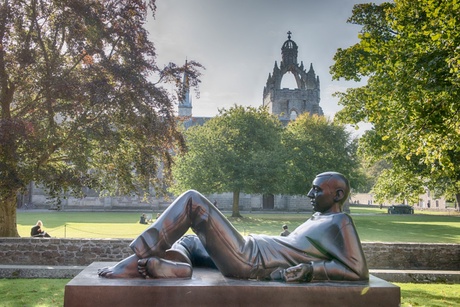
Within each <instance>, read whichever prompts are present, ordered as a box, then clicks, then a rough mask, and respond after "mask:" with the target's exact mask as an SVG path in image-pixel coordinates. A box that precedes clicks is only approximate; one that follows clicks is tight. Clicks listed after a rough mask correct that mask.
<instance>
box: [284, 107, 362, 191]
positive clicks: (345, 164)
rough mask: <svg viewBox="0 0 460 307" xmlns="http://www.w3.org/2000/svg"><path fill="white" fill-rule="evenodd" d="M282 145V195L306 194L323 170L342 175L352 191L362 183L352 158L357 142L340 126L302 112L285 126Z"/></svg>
mask: <svg viewBox="0 0 460 307" xmlns="http://www.w3.org/2000/svg"><path fill="white" fill-rule="evenodd" d="M283 144H284V148H285V152H286V165H287V166H286V174H285V180H284V193H286V194H291V195H306V193H307V192H308V190H309V189H310V186H311V183H312V182H313V179H314V178H315V177H316V175H317V174H319V173H322V172H326V171H336V172H340V173H342V174H344V175H345V176H347V178H348V179H349V180H350V182H351V183H352V185H353V188H355V189H359V187H360V186H361V185H363V183H364V180H363V178H364V177H363V176H364V174H362V173H361V170H360V162H359V160H358V159H357V155H356V149H357V140H356V139H354V138H352V136H351V134H350V132H348V131H347V130H346V128H345V126H344V125H341V124H338V123H335V122H332V121H330V120H329V119H327V118H326V117H324V116H318V115H310V114H309V113H304V114H302V115H300V116H299V117H297V119H296V120H295V121H291V122H290V123H289V124H288V126H287V127H286V130H285V132H284V134H283Z"/></svg>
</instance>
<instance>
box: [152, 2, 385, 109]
mask: <svg viewBox="0 0 460 307" xmlns="http://www.w3.org/2000/svg"><path fill="white" fill-rule="evenodd" d="M366 2H371V1H365V0H361V1H359V0H157V11H156V15H155V18H154V19H153V18H150V20H149V22H148V23H147V30H148V31H149V33H150V38H151V40H152V41H153V42H154V44H155V47H156V51H157V55H158V57H157V62H158V64H159V65H160V66H162V65H166V64H168V63H169V62H174V63H176V64H183V63H185V60H186V59H188V60H195V61H198V62H200V63H201V64H202V65H204V66H205V68H206V70H204V71H203V76H202V78H201V81H202V82H201V85H200V97H199V98H197V97H196V96H195V94H194V93H192V105H193V111H192V112H193V116H205V117H212V116H215V115H217V114H218V109H221V108H224V109H228V108H230V107H231V106H233V105H235V104H237V105H243V106H252V107H258V106H261V105H262V100H263V97H262V93H263V88H264V86H265V84H266V82H267V78H268V75H269V73H272V71H273V67H274V64H275V61H277V63H278V65H279V64H280V62H281V46H282V45H283V43H284V42H285V41H286V40H287V32H288V31H291V32H292V37H291V39H292V40H293V41H294V42H296V43H297V46H298V48H299V49H298V57H297V60H298V62H299V63H300V62H301V61H303V63H304V66H305V67H306V68H307V70H308V68H309V66H310V64H313V68H314V70H315V72H316V75H317V76H319V79H320V82H321V102H320V106H321V107H322V109H323V111H324V114H325V115H326V116H328V117H331V118H333V116H334V114H335V113H336V112H337V111H338V110H340V109H341V108H342V107H341V106H339V105H338V99H337V98H335V97H333V96H332V94H333V93H334V92H336V91H345V89H346V88H348V87H355V86H360V85H362V83H361V84H359V83H356V82H347V81H344V80H340V81H332V76H331V75H330V73H329V70H330V66H331V65H333V63H334V61H333V57H334V54H335V53H336V51H337V49H338V48H348V47H350V46H352V45H353V44H355V43H357V42H358V33H359V31H360V29H361V27H360V26H358V25H352V24H348V23H347V22H346V21H347V19H348V18H349V17H350V16H351V12H352V8H353V5H354V4H356V3H366ZM374 2H375V3H381V2H383V1H374ZM285 76H286V75H285ZM289 80H290V79H289V77H287V76H286V77H285V78H284V79H283V82H287V83H283V84H284V85H287V86H283V87H290V88H293V86H289Z"/></svg>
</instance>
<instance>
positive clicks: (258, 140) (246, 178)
mask: <svg viewBox="0 0 460 307" xmlns="http://www.w3.org/2000/svg"><path fill="white" fill-rule="evenodd" d="M281 132H282V126H281V122H280V121H279V120H278V119H277V118H276V117H275V116H274V115H270V114H269V113H268V111H267V110H266V108H263V107H259V108H253V107H243V106H236V105H235V106H234V107H231V108H230V109H228V110H225V109H222V110H219V115H218V116H216V117H214V118H212V119H210V120H209V121H207V122H206V123H205V124H204V125H202V126H194V127H191V128H189V129H188V130H187V131H186V132H185V135H186V141H187V146H188V150H187V152H186V153H185V154H183V155H178V156H177V160H176V162H175V165H174V167H173V174H174V179H175V182H176V184H175V186H174V187H173V191H175V192H176V193H178V192H183V191H185V190H187V189H196V190H199V191H200V192H203V193H221V192H233V216H239V215H240V213H239V209H238V205H239V194H240V192H243V193H276V192H277V191H279V186H280V183H281V179H282V172H283V166H284V164H283V160H282V157H281V156H280V152H282V151H281Z"/></svg>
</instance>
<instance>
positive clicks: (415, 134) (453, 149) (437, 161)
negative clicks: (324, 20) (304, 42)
mask: <svg viewBox="0 0 460 307" xmlns="http://www.w3.org/2000/svg"><path fill="white" fill-rule="evenodd" d="M459 14H460V3H459V2H457V1H434V0H420V1H411V0H395V1H394V3H382V4H380V5H376V4H371V3H370V4H357V5H355V6H354V9H353V12H352V16H351V17H350V18H349V20H348V22H349V23H353V24H357V25H361V26H362V29H361V31H360V33H359V42H358V43H357V44H355V45H353V46H351V47H349V48H346V49H339V50H338V51H337V53H336V54H335V57H334V60H335V63H334V65H333V66H332V67H331V73H332V74H333V78H334V79H339V78H344V79H346V80H356V81H358V80H362V79H364V80H367V84H366V85H364V86H361V87H357V88H350V89H348V90H347V91H346V92H345V93H340V94H338V95H339V97H340V104H342V105H343V106H344V108H343V109H342V110H341V111H340V112H339V113H338V114H337V119H339V120H341V121H342V122H345V123H351V124H354V125H359V123H360V122H369V123H372V125H373V129H372V130H370V131H368V132H367V133H366V134H365V135H364V136H363V138H362V141H361V144H360V145H361V146H360V149H361V152H362V153H363V154H364V156H365V157H366V158H367V159H368V160H369V161H373V162H375V161H378V160H386V161H388V162H390V165H391V166H392V170H391V172H386V174H391V177H388V175H385V176H384V177H382V180H384V181H386V183H385V184H384V186H386V187H387V188H386V190H387V192H388V190H389V189H392V190H393V194H394V195H397V194H399V193H400V192H401V191H405V193H407V195H408V196H410V195H411V193H412V194H413V192H414V193H415V191H417V189H415V188H414V186H413V184H414V180H412V179H410V178H417V180H418V184H419V187H420V184H421V185H424V186H431V187H434V186H436V187H438V188H439V187H440V186H443V187H449V190H451V191H455V192H454V193H455V194H457V198H458V197H460V194H459V191H460V181H459V179H460V163H459V162H460V120H459V119H460V118H459V117H460V112H459V111H460V104H459V103H458V101H459V98H460V97H459V94H460V92H459V91H460V87H459V84H460V83H459V82H460V69H459V68H460V50H459V48H458V46H459V45H460V24H459V22H458V16H459ZM392 178H394V180H393V179H392ZM404 178H406V180H401V179H404ZM390 181H392V184H390ZM409 182H410V183H411V184H410V185H409V184H408V183H409ZM406 187H408V189H406ZM411 191H412V192H411ZM458 200H460V199H458Z"/></svg>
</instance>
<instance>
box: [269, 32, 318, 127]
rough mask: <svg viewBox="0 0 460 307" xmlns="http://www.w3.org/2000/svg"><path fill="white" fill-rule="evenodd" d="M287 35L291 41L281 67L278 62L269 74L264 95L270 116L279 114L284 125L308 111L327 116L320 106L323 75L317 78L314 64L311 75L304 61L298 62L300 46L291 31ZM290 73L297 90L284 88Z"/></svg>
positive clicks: (286, 47) (285, 46)
mask: <svg viewBox="0 0 460 307" xmlns="http://www.w3.org/2000/svg"><path fill="white" fill-rule="evenodd" d="M287 34H288V39H287V41H285V42H284V44H283V46H282V47H281V62H280V65H279V67H278V63H277V62H276V61H275V66H274V67H273V72H272V73H271V74H269V75H268V79H267V84H266V85H265V87H264V92H263V105H264V106H268V109H269V111H270V113H272V114H276V115H278V118H279V119H280V120H281V121H282V122H284V123H287V122H288V121H289V120H294V119H296V118H297V116H298V115H300V114H302V113H305V112H309V113H310V114H318V115H323V110H322V108H321V107H320V106H319V102H320V100H321V99H320V83H319V76H316V74H315V71H314V69H313V64H310V68H309V70H308V72H307V71H306V70H305V68H304V65H303V62H300V64H299V63H298V61H297V55H298V46H297V44H296V43H295V42H294V41H293V40H292V39H291V34H292V33H291V32H290V31H289V32H288V33H287ZM287 74H292V75H293V77H294V79H295V83H296V85H297V88H295V89H290V88H281V85H282V80H283V77H285V76H286V75H287Z"/></svg>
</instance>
